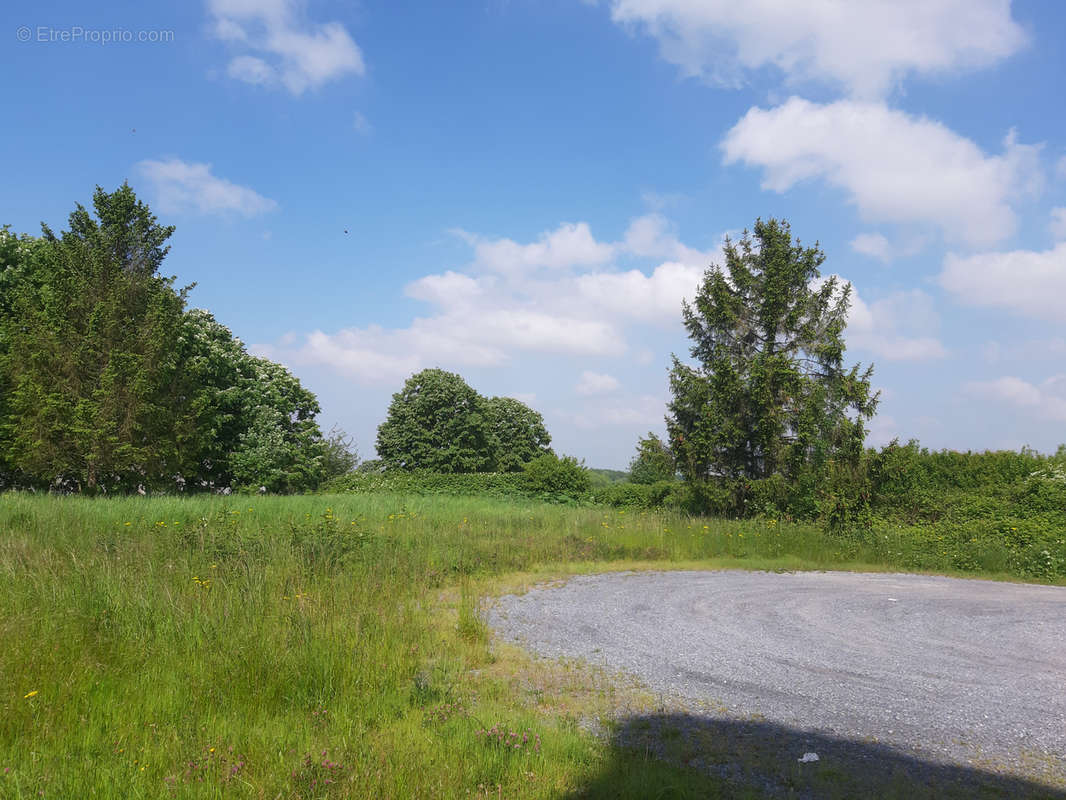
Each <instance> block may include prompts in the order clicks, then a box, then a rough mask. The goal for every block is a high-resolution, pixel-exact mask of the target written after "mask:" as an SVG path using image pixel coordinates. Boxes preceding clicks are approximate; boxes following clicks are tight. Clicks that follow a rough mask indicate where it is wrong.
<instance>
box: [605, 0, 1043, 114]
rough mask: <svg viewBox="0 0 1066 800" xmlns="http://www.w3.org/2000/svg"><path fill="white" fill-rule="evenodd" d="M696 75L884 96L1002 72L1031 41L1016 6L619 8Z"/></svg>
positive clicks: (940, 2) (917, 2) (926, 0)
mask: <svg viewBox="0 0 1066 800" xmlns="http://www.w3.org/2000/svg"><path fill="white" fill-rule="evenodd" d="M610 9H611V17H612V19H613V20H614V21H615V22H616V23H619V24H621V25H624V26H626V27H629V28H631V29H633V30H638V31H643V32H646V33H647V34H648V35H650V36H652V37H654V38H655V40H656V41H657V42H658V44H659V50H660V53H661V54H662V57H663V58H664V59H666V60H667V61H669V62H671V63H673V64H676V65H677V66H678V67H679V68H680V69H681V71H682V73H683V74H684V75H686V76H689V77H697V78H701V79H703V80H705V81H707V82H709V83H712V84H716V85H720V86H727V87H734V88H735V87H739V86H741V85H743V84H744V83H745V82H746V81H747V80H748V79H749V77H750V76H751V73H753V72H755V71H757V70H763V69H767V68H769V69H771V70H776V71H778V72H779V73H780V74H782V75H783V76H784V78H785V81H786V82H787V83H795V82H799V81H821V82H828V83H829V84H831V85H835V86H843V87H844V88H845V89H846V91H847V92H848V93H850V94H852V95H855V96H864V97H871V96H879V95H883V94H885V93H886V92H888V91H890V90H891V89H892V88H893V87H894V86H895V85H896V84H898V83H899V82H900V81H901V80H902V79H903V78H905V77H907V76H909V75H914V74H917V75H935V74H944V73H950V72H956V71H962V70H969V69H976V68H980V67H984V66H988V65H990V64H994V63H996V62H998V61H1000V60H1002V59H1004V58H1006V57H1008V56H1010V55H1011V54H1012V53H1014V52H1016V51H1018V50H1019V49H1020V48H1021V47H1022V46H1023V45H1024V44H1025V41H1026V37H1025V34H1024V32H1023V30H1022V28H1021V27H1020V26H1019V25H1018V24H1017V23H1016V22H1015V21H1014V20H1013V19H1012V17H1011V12H1010V2H1009V0H867V1H866V2H861V3H859V2H839V0H807V2H803V3H796V2H794V0H746V2H740V3H738V2H736V0H610Z"/></svg>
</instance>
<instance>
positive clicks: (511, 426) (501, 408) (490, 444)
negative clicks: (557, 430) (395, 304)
mask: <svg viewBox="0 0 1066 800" xmlns="http://www.w3.org/2000/svg"><path fill="white" fill-rule="evenodd" d="M550 443H551V437H550V436H549V435H548V431H547V430H546V429H545V427H544V418H543V417H542V416H541V415H540V414H539V413H537V412H536V411H534V410H533V409H531V408H530V407H529V406H527V405H525V404H524V403H521V402H519V401H518V400H515V399H514V398H511V397H492V398H484V397H482V396H481V395H479V394H478V393H477V392H475V391H474V390H473V389H471V388H470V386H469V385H467V383H466V381H464V380H463V379H462V377H460V376H459V375H456V374H455V373H452V372H445V371H443V370H440V369H426V370H422V371H421V372H419V373H416V374H415V375H412V376H411V377H410V378H408V379H407V382H406V383H405V384H404V387H403V390H402V391H400V392H397V393H396V394H394V395H393V396H392V403H391V404H390V405H389V411H388V416H387V418H386V420H385V422H383V423H382V424H381V425H380V426H379V427H378V436H377V451H378V456H380V458H381V461H382V463H383V464H384V465H385V467H386V468H387V469H403V470H429V471H432V472H456V473H463V472H517V471H519V470H521V469H522V465H523V464H525V463H527V462H529V461H531V460H532V459H534V458H536V457H538V456H540V455H544V454H549V453H551V447H550V446H549V445H550Z"/></svg>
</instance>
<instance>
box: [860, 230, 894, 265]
mask: <svg viewBox="0 0 1066 800" xmlns="http://www.w3.org/2000/svg"><path fill="white" fill-rule="evenodd" d="M851 249H852V250H854V251H855V252H856V253H862V254H863V255H864V256H870V257H871V258H876V259H878V260H879V261H883V262H885V263H886V264H887V263H888V262H889V261H891V260H892V245H891V244H890V243H889V241H888V239H886V238H885V237H884V236H882V235H881V234H880V233H860V234H859V235H858V236H856V237H855V238H854V239H852V240H851Z"/></svg>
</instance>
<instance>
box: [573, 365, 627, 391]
mask: <svg viewBox="0 0 1066 800" xmlns="http://www.w3.org/2000/svg"><path fill="white" fill-rule="evenodd" d="M619 386H621V384H620V383H619V382H618V379H617V378H615V377H613V376H611V375H607V374H605V373H602V372H590V371H588V370H585V371H584V372H582V373H581V380H579V381H578V382H577V386H575V387H574V391H576V392H577V393H578V394H580V395H584V396H586V397H587V396H589V395H593V394H609V393H610V392H613V391H615V390H616V389H617V388H618V387H619Z"/></svg>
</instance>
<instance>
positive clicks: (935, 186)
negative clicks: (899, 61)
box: [721, 97, 1041, 245]
mask: <svg viewBox="0 0 1066 800" xmlns="http://www.w3.org/2000/svg"><path fill="white" fill-rule="evenodd" d="M721 147H722V150H723V153H724V161H725V163H726V164H732V163H735V162H738V161H739V162H743V163H745V164H748V165H750V166H757V167H762V169H763V181H762V187H763V188H764V189H768V190H772V191H775V192H779V193H783V192H785V191H788V190H789V189H791V188H792V187H793V186H795V185H796V184H797V183H800V182H801V181H804V180H809V179H816V178H817V179H821V180H824V181H826V182H827V183H829V184H830V185H832V186H835V187H837V188H839V189H842V190H843V191H844V192H846V193H847V195H848V196H849V199H850V200H851V202H853V203H854V204H855V205H856V207H857V208H858V210H859V213H860V215H861V216H862V217H863V218H864V219H866V220H869V221H872V222H894V223H910V224H928V225H935V226H937V227H939V228H940V229H941V230H942V231H943V232H944V234H945V235H946V236H947V237H948V238H951V239H955V240H960V241H963V242H965V243H968V244H972V245H988V244H992V243H994V242H997V241H1000V240H1001V239H1003V238H1005V237H1007V236H1009V235H1010V234H1011V233H1013V232H1014V229H1015V226H1016V218H1015V214H1014V212H1013V211H1012V209H1011V207H1010V203H1009V201H1010V199H1011V198H1012V197H1014V196H1016V195H1019V194H1021V193H1025V192H1032V191H1036V190H1037V189H1038V188H1039V182H1040V175H1041V173H1040V170H1039V149H1040V148H1039V146H1034V145H1020V144H1018V143H1017V141H1016V140H1015V136H1014V133H1013V131H1012V132H1011V133H1010V134H1008V135H1007V137H1006V139H1005V141H1004V152H1003V154H1002V155H997V156H988V155H985V154H984V153H983V152H982V151H981V149H980V148H979V147H978V146H977V145H976V144H974V143H973V142H972V141H970V140H969V139H965V138H963V137H961V136H959V135H958V134H956V133H954V132H953V131H951V130H949V129H948V128H946V127H945V126H944V125H942V124H941V123H939V122H934V121H932V120H929V119H926V118H921V117H913V116H910V115H908V114H905V113H904V112H902V111H896V110H893V109H890V108H888V107H887V106H884V105H881V104H876V103H860V102H854V101H848V100H844V101H839V102H836V103H830V104H828V105H818V104H816V103H811V102H808V101H807V100H803V99H801V98H798V97H793V98H790V99H789V100H788V101H787V102H785V103H784V104H783V105H780V106H777V107H776V108H771V109H769V110H764V109H762V108H751V109H750V110H749V111H748V112H747V114H745V115H744V116H743V117H742V118H741V119H740V121H739V122H738V123H737V124H736V125H735V126H734V127H733V128H732V129H731V130H730V131H729V132H728V133H727V134H726V136H725V138H724V140H723V141H722V145H721Z"/></svg>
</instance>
